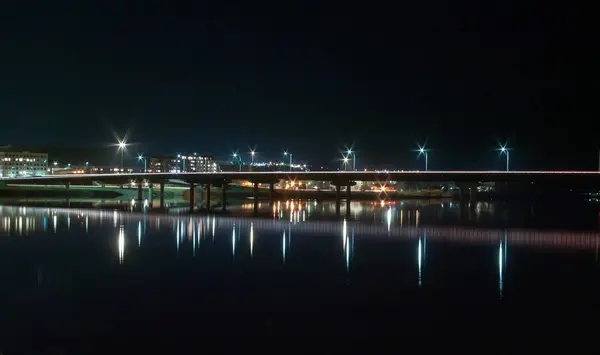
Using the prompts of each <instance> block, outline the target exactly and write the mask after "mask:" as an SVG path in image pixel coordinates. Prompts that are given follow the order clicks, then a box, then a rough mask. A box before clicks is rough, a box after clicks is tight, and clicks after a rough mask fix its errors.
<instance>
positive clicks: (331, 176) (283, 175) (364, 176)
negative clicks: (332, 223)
mask: <svg viewBox="0 0 600 355" xmlns="http://www.w3.org/2000/svg"><path fill="white" fill-rule="evenodd" d="M234 180H248V181H251V182H253V183H254V197H255V200H257V196H258V184H269V186H270V192H271V199H272V195H273V189H274V184H275V183H277V182H279V181H280V180H292V181H293V180H299V181H302V180H312V181H329V182H331V183H332V184H333V185H334V186H336V197H337V198H336V200H337V201H339V200H340V199H341V189H342V187H346V201H350V198H351V189H350V187H351V186H352V185H354V184H355V182H356V181H374V182H380V183H385V182H387V181H403V182H452V183H455V184H456V185H457V186H458V187H459V188H460V192H461V196H462V195H469V196H470V197H469V198H471V199H472V198H473V197H474V195H475V191H476V187H477V184H479V183H481V182H496V183H514V184H523V185H524V184H528V185H536V184H539V185H545V186H547V185H556V184H563V185H564V184H568V185H569V186H572V187H575V186H586V187H600V172H599V171H335V172H331V171H273V172H271V171H269V172H218V173H201V172H185V173H134V174H74V175H47V176H31V177H14V178H0V184H44V185H49V184H61V185H65V186H66V188H69V187H70V185H71V183H73V184H86V183H88V184H92V183H96V184H128V183H130V182H135V183H137V184H138V199H140V200H141V199H142V188H143V186H142V184H141V182H144V181H145V182H148V183H150V186H152V184H159V185H160V196H161V203H162V201H163V196H164V185H165V183H167V182H174V181H178V182H181V181H183V182H185V183H187V184H189V188H190V191H191V192H193V191H195V188H196V187H197V186H204V187H205V188H207V189H209V190H210V187H211V186H219V187H221V193H222V196H221V200H222V206H223V208H225V205H226V193H227V187H228V184H229V183H230V182H231V181H234ZM206 198H207V201H206V204H207V205H208V206H210V194H207V197H206ZM190 206H194V193H190Z"/></svg>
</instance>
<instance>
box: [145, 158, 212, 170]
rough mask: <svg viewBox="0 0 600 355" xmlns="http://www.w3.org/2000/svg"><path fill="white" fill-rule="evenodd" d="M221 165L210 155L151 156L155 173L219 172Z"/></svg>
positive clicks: (151, 168)
mask: <svg viewBox="0 0 600 355" xmlns="http://www.w3.org/2000/svg"><path fill="white" fill-rule="evenodd" d="M217 171H220V169H219V165H218V164H217V163H216V162H215V161H214V159H213V157H211V156H208V155H198V154H196V153H194V154H178V155H177V156H175V157H168V156H163V157H152V158H150V172H154V173H165V172H172V173H180V172H205V173H209V172H217Z"/></svg>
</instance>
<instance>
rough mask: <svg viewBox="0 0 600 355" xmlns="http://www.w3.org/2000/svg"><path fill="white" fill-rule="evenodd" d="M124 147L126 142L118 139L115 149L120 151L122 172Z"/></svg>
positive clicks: (125, 147)
mask: <svg viewBox="0 0 600 355" xmlns="http://www.w3.org/2000/svg"><path fill="white" fill-rule="evenodd" d="M125 149H127V142H125V140H122V141H119V143H118V149H117V150H119V151H121V172H123V152H124V151H125Z"/></svg>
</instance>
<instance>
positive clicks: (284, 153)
mask: <svg viewBox="0 0 600 355" xmlns="http://www.w3.org/2000/svg"><path fill="white" fill-rule="evenodd" d="M283 155H285V156H288V155H289V156H290V171H292V153H288V151H287V150H286V151H284V152H283Z"/></svg>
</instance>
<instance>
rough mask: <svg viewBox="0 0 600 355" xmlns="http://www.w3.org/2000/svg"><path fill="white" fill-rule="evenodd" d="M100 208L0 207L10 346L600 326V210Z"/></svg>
mask: <svg viewBox="0 0 600 355" xmlns="http://www.w3.org/2000/svg"><path fill="white" fill-rule="evenodd" d="M35 204H37V205H41V204H42V205H43V204H46V205H50V203H48V201H46V202H40V201H38V202H37V203H35ZM91 206H92V204H91V202H80V203H74V202H73V203H71V208H64V207H55V206H54V205H53V206H44V207H33V206H9V205H5V206H3V207H1V208H0V315H1V320H2V323H1V324H2V332H1V333H2V335H1V336H0V337H1V338H0V340H1V341H0V345H2V344H9V345H10V346H13V347H17V348H22V347H27V346H33V345H32V344H36V346H38V345H39V346H44V344H46V342H48V341H50V340H51V341H52V344H55V345H56V344H58V345H57V346H59V347H62V348H69V347H73V346H83V347H85V346H86V344H87V345H89V343H83V342H82V341H81V339H103V341H109V340H115V341H117V340H119V341H123V342H133V341H134V340H133V338H132V337H131V335H132V332H134V333H135V334H144V335H145V336H148V337H150V336H151V337H156V338H157V339H158V338H165V337H170V338H174V337H175V338H178V337H180V338H185V337H186V336H189V335H193V334H197V333H198V332H199V333H201V334H202V335H228V336H234V335H265V334H293V335H306V334H309V335H310V334H325V335H374V334H378V335H383V334H386V335H398V334H402V335H424V334H427V335H428V336H430V337H436V336H439V335H444V336H448V335H452V338H453V339H454V340H455V341H458V339H463V338H469V337H473V336H483V337H496V338H499V339H502V343H506V342H510V340H511V339H512V340H514V339H517V338H518V337H521V336H523V335H524V334H528V335H543V336H550V335H556V336H565V335H567V334H579V335H580V336H583V335H582V334H584V332H586V331H589V329H591V328H590V327H592V328H594V327H595V326H594V325H593V324H594V323H595V322H596V320H597V319H598V318H597V316H598V313H599V312H598V309H599V307H598V306H599V305H600V292H599V291H600V288H599V284H598V276H599V275H600V262H599V260H598V246H599V242H600V234H599V233H598V207H597V206H595V205H583V204H582V205H568V206H565V205H560V204H557V205H556V206H552V205H547V204H545V205H542V206H534V207H533V208H532V207H531V206H509V205H502V204H495V203H487V204H479V205H477V206H473V207H472V208H468V207H467V208H466V210H465V207H464V206H463V208H462V209H461V208H460V206H457V205H456V204H452V203H450V202H448V201H441V202H439V201H436V202H435V203H426V202H418V201H417V202H400V201H398V202H395V203H392V204H389V203H388V204H386V203H384V204H383V205H382V204H380V203H367V202H359V203H353V204H351V210H350V212H349V213H347V212H346V210H345V206H342V208H341V210H340V214H339V216H338V215H337V214H336V209H335V204H334V203H328V202H315V201H300V202H299V201H281V202H279V203H276V204H275V205H274V206H269V205H268V204H264V205H261V206H260V209H259V212H258V217H252V214H253V212H252V211H253V206H252V205H251V204H250V205H246V204H244V205H239V206H233V207H232V208H231V212H230V213H227V214H221V213H215V214H210V215H202V214H192V215H189V214H188V213H187V212H186V211H185V209H184V208H183V209H182V208H177V207H175V208H173V209H172V210H171V211H169V212H168V213H165V212H156V211H153V210H152V209H151V208H148V209H146V210H144V211H136V210H135V208H133V211H131V206H127V205H126V204H121V205H116V206H110V204H108V205H104V209H98V208H96V209H94V208H92V207H91ZM590 324H592V325H590ZM578 332H579V333H578ZM83 337H86V338H83ZM87 337H91V338H87ZM31 339H37V340H36V341H31ZM39 339H45V340H44V341H42V342H40V341H39ZM182 346H183V345H182ZM0 351H6V350H5V349H2V348H0ZM6 354H8V352H6Z"/></svg>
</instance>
